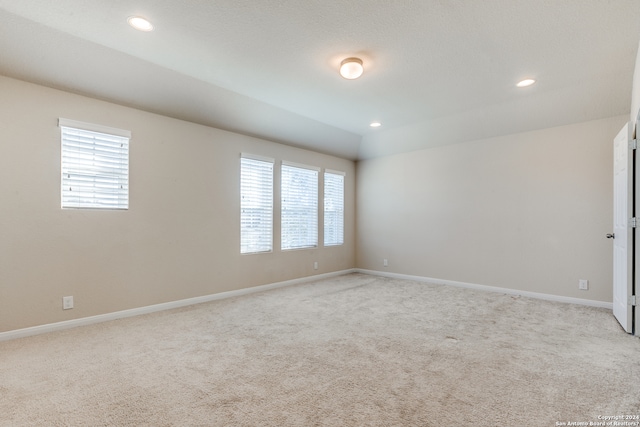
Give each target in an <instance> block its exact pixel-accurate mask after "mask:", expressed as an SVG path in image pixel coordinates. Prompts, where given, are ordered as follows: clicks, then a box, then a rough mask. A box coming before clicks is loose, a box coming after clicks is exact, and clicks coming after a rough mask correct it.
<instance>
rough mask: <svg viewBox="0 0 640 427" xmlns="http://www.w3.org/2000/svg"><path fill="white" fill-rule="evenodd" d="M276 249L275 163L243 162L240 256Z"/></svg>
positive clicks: (243, 159) (249, 158) (251, 159)
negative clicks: (274, 227) (274, 218)
mask: <svg viewBox="0 0 640 427" xmlns="http://www.w3.org/2000/svg"><path fill="white" fill-rule="evenodd" d="M272 249H273V160H271V159H259V158H255V157H252V156H249V155H245V154H243V155H242V157H241V159H240V253H243V254H249V253H257V252H269V251H271V250H272Z"/></svg>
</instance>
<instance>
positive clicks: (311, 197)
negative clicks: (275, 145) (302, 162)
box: [281, 163, 318, 250]
mask: <svg viewBox="0 0 640 427" xmlns="http://www.w3.org/2000/svg"><path fill="white" fill-rule="evenodd" d="M281 192H282V194H281V201H282V219H281V220H282V249H283V250H286V249H302V248H314V247H317V246H318V170H317V169H313V168H311V167H305V166H295V165H292V164H289V163H283V164H282V177H281Z"/></svg>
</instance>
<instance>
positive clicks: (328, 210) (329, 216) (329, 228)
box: [324, 171, 344, 246]
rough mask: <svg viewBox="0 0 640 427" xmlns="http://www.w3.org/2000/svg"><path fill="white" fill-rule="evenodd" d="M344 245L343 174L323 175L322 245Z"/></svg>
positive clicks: (329, 173)
mask: <svg viewBox="0 0 640 427" xmlns="http://www.w3.org/2000/svg"><path fill="white" fill-rule="evenodd" d="M343 243H344V173H342V172H333V171H331V172H330V171H325V173H324V245H325V246H336V245H342V244H343Z"/></svg>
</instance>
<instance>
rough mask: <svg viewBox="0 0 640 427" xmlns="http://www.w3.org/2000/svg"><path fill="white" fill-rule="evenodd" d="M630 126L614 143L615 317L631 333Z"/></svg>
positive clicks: (627, 125) (631, 164)
mask: <svg viewBox="0 0 640 427" xmlns="http://www.w3.org/2000/svg"><path fill="white" fill-rule="evenodd" d="M629 136H630V132H629V124H628V123H627V124H626V125H624V127H623V128H622V129H621V130H620V132H619V133H618V135H617V136H616V137H615V139H614V140H613V235H614V239H613V315H614V316H616V318H617V319H618V321H619V322H620V325H622V327H623V328H624V330H625V331H627V332H632V329H633V325H632V323H631V322H632V314H633V313H632V311H631V307H629V305H628V304H627V300H628V297H629V295H631V290H632V276H631V268H632V266H633V258H632V256H633V248H632V239H633V228H631V227H630V226H629V219H630V218H631V216H632V209H633V191H632V190H633V185H632V182H631V180H632V179H633V156H632V155H631V153H630V149H629V140H630V138H629Z"/></svg>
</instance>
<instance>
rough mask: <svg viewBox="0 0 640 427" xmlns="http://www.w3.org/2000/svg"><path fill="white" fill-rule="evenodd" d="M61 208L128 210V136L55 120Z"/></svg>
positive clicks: (112, 129)
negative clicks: (59, 137)
mask: <svg viewBox="0 0 640 427" xmlns="http://www.w3.org/2000/svg"><path fill="white" fill-rule="evenodd" d="M58 125H59V126H60V129H61V136H62V137H61V141H62V144H61V148H62V149H61V153H62V179H61V186H62V191H61V193H62V207H63V208H81V209H82V208H88V209H128V208H129V139H130V138H131V132H129V131H126V130H121V129H114V128H109V127H105V126H100V125H93V124H89V123H82V122H76V121H73V120H67V119H59V122H58Z"/></svg>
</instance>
